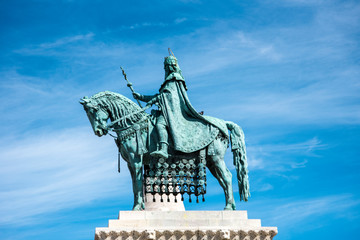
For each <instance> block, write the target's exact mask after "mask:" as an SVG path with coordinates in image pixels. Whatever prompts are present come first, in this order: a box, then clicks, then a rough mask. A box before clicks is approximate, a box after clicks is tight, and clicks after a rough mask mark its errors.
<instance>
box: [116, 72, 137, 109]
mask: <svg viewBox="0 0 360 240" xmlns="http://www.w3.org/2000/svg"><path fill="white" fill-rule="evenodd" d="M120 68H121V71H122V74H123V75H124V78H125V80H126V82H127V86H128V87H129V88H130V90H131V92H132V93H135V91H134V88H133V87H132V83H131V82H129V80H128V79H127V76H126V73H125V71H124V69H123V68H122V67H121V66H120ZM136 101H137V102H138V104H139V106H140V107H141V108H142V106H141V103H140V101H139V99H136Z"/></svg>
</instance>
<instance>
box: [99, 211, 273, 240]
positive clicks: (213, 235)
mask: <svg viewBox="0 0 360 240" xmlns="http://www.w3.org/2000/svg"><path fill="white" fill-rule="evenodd" d="M276 234H277V228H276V227H262V226H261V221H260V219H248V218H247V212H246V211H168V212H164V211H163V212H160V211H136V212H135V211H120V213H119V219H117V220H109V226H108V227H107V228H96V230H95V240H155V239H159V240H271V239H273V237H274V236H275V235H276Z"/></svg>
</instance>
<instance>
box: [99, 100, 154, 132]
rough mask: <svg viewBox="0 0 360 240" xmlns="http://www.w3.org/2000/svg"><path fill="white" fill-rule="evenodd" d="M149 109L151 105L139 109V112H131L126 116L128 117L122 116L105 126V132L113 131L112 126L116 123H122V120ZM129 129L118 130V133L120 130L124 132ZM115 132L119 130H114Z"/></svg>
mask: <svg viewBox="0 0 360 240" xmlns="http://www.w3.org/2000/svg"><path fill="white" fill-rule="evenodd" d="M150 107H151V105H146V106H145V107H144V108H142V109H140V110H139V111H136V112H132V113H130V114H128V115H125V116H123V117H121V118H119V119H116V120H114V121H112V122H111V123H109V124H108V125H107V126H106V130H108V131H109V130H112V129H114V128H113V126H114V125H115V124H116V123H118V122H120V121H122V120H124V119H126V118H128V117H131V116H132V115H135V114H138V113H141V112H143V111H145V110H146V109H148V108H150ZM129 127H130V126H129ZM129 127H126V128H123V129H120V131H121V130H125V129H127V128H129ZM116 130H119V129H116Z"/></svg>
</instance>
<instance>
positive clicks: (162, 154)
mask: <svg viewBox="0 0 360 240" xmlns="http://www.w3.org/2000/svg"><path fill="white" fill-rule="evenodd" d="M150 155H151V156H153V157H158V158H164V159H167V158H168V157H169V154H168V143H167V142H160V149H159V150H157V151H155V152H152V153H151V154H150Z"/></svg>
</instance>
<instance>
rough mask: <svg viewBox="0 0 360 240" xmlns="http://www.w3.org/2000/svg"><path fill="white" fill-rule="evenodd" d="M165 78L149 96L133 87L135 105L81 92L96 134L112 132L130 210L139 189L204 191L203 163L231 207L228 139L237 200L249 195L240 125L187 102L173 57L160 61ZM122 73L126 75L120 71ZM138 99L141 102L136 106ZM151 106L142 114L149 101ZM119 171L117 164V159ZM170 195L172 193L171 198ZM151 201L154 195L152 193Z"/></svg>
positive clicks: (138, 201)
mask: <svg viewBox="0 0 360 240" xmlns="http://www.w3.org/2000/svg"><path fill="white" fill-rule="evenodd" d="M164 69H165V80H164V82H163V83H162V85H161V86H160V89H159V92H158V93H157V94H155V95H151V96H146V95H142V94H139V93H136V92H134V90H133V88H132V84H131V83H130V82H128V86H129V87H130V88H131V90H132V91H133V97H134V98H135V99H136V100H137V102H138V103H139V105H140V106H138V105H137V104H136V103H135V102H133V101H131V100H130V99H128V98H126V97H125V96H123V95H121V94H118V93H114V92H110V91H104V92H99V93H97V94H95V95H93V96H92V97H90V98H88V97H84V98H82V99H81V102H80V103H81V104H82V105H83V106H84V109H85V111H86V113H87V116H88V118H89V120H90V123H91V125H92V128H93V130H94V133H95V134H96V135H97V136H99V137H101V136H104V135H107V134H108V133H109V131H113V132H115V133H116V136H114V138H115V142H116V145H117V147H118V149H119V155H121V157H122V158H123V159H124V160H125V161H126V162H127V166H128V168H129V171H130V174H131V178H132V183H133V193H134V205H133V210H144V208H145V204H144V201H147V199H145V198H144V189H145V193H151V194H153V196H154V195H155V194H160V195H161V201H163V198H162V196H167V197H168V201H169V195H171V194H173V195H177V194H181V196H182V200H183V199H184V198H183V195H185V194H188V195H189V200H190V201H191V195H195V196H196V198H197V201H198V197H199V196H200V195H202V197H203V201H204V194H205V193H206V167H207V168H208V169H209V170H210V172H211V173H212V175H213V176H214V177H215V178H216V179H217V180H218V182H219V184H220V185H221V187H222V188H223V190H224V193H225V201H226V205H225V210H235V201H234V196H233V188H232V174H231V173H230V171H229V169H228V168H227V167H226V165H225V162H224V155H225V152H226V150H227V148H228V146H229V139H230V143H231V151H232V153H233V163H234V165H235V168H236V173H237V180H238V185H239V194H240V200H244V201H247V200H248V197H250V191H249V180H248V170H247V159H246V149H245V139H244V133H243V131H242V129H241V128H240V127H239V126H238V125H237V124H235V123H233V122H231V121H225V120H222V119H218V118H214V117H210V116H205V115H202V114H201V113H198V112H197V111H196V110H195V109H194V107H193V106H192V105H191V103H190V100H189V98H188V95H187V86H186V82H185V79H184V77H183V75H182V72H181V69H180V67H179V64H178V61H177V59H176V57H175V56H174V55H173V54H172V53H171V54H170V56H168V57H165V61H164ZM123 74H124V76H125V79H126V80H127V78H126V74H125V73H124V71H123ZM139 101H142V102H145V103H146V106H145V107H144V108H142V107H141V104H140V102H139ZM154 104H155V105H156V106H157V108H156V109H152V110H151V114H148V113H147V112H146V111H145V110H146V109H149V108H150V107H151V106H152V105H154ZM119 171H120V164H119ZM175 200H176V198H175ZM153 201H155V197H154V198H153Z"/></svg>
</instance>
